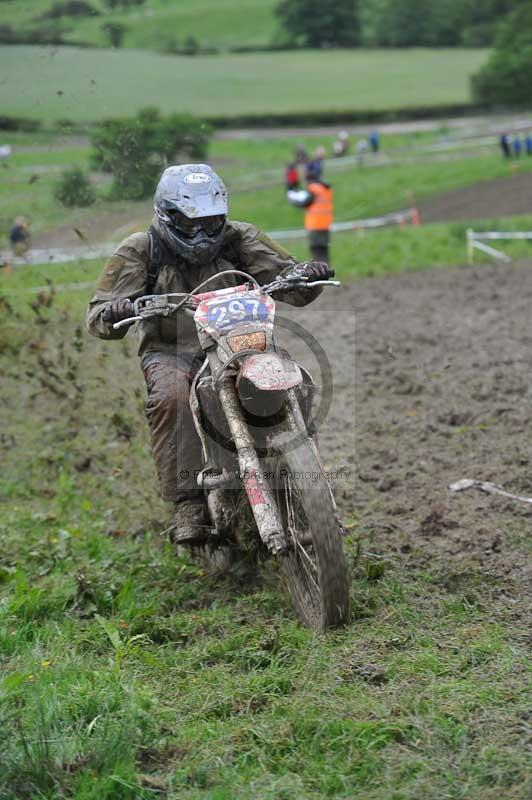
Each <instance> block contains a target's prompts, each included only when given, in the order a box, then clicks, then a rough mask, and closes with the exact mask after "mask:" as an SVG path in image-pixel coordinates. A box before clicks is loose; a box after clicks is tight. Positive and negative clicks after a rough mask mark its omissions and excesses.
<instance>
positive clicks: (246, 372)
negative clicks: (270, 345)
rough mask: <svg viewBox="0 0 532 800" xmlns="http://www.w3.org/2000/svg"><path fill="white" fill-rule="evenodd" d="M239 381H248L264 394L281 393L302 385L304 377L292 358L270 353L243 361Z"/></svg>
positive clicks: (249, 357)
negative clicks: (269, 392)
mask: <svg viewBox="0 0 532 800" xmlns="http://www.w3.org/2000/svg"><path fill="white" fill-rule="evenodd" d="M238 380H239V381H242V380H248V381H249V382H250V383H252V384H253V386H255V388H256V389H258V390H259V391H262V392H268V391H271V392H279V391H283V390H286V389H293V388H294V387H295V386H299V385H300V384H302V383H303V375H302V373H301V370H300V369H299V367H298V365H297V364H296V362H295V361H292V359H291V358H287V357H286V356H280V355H279V353H274V352H269V353H256V354H254V355H252V356H247V357H246V358H245V359H244V360H243V363H242V367H241V368H240V371H239V375H238Z"/></svg>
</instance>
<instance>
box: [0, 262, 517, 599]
mask: <svg viewBox="0 0 532 800" xmlns="http://www.w3.org/2000/svg"><path fill="white" fill-rule="evenodd" d="M285 308H286V307H281V306H279V307H278V311H279V314H280V316H281V315H284V314H285ZM531 309H532V265H530V264H527V265H520V266H507V265H505V266H491V265H484V266H481V267H480V266H479V267H476V268H470V267H462V268H456V269H450V270H443V269H441V270H430V271H424V272H417V273H409V274H403V275H400V276H390V277H387V278H383V279H367V280H361V281H357V282H354V283H352V284H350V285H348V286H346V287H344V288H342V289H339V290H334V291H333V290H330V291H328V292H326V293H324V294H323V296H322V297H321V298H320V299H319V300H318V301H317V302H316V303H315V304H314V305H312V306H309V307H308V308H306V309H297V310H296V311H295V312H293V313H292V314H291V315H290V316H292V317H293V318H294V319H295V320H296V321H297V322H298V323H299V324H300V325H302V326H303V327H304V329H305V330H306V331H310V332H312V333H313V335H314V336H315V337H316V338H317V339H318V340H319V341H320V343H321V344H322V345H323V347H324V349H325V351H326V352H327V354H328V356H329V361H330V362H331V364H332V369H333V374H334V391H333V394H332V405H331V408H330V412H329V415H328V417H327V420H326V422H325V423H324V424H323V426H322V427H321V429H320V432H319V437H320V447H321V449H322V452H323V455H324V460H325V463H326V467H327V468H330V469H331V470H332V471H333V472H336V473H339V474H338V475H337V476H336V478H335V491H336V495H337V498H338V501H339V505H340V508H341V511H342V514H343V515H344V517H345V518H347V519H348V520H351V521H355V522H356V525H355V526H354V528H353V530H354V532H355V535H356V534H360V535H361V536H362V540H363V543H364V544H363V546H364V548H366V549H369V550H371V552H373V553H377V554H380V555H381V556H383V557H384V558H387V559H394V560H395V559H397V560H399V561H400V562H401V563H404V564H406V566H407V567H408V564H409V563H412V564H415V565H419V564H423V563H424V562H426V563H428V562H429V561H430V562H431V563H433V562H434V560H435V559H437V560H441V562H442V564H445V566H446V574H447V575H449V574H451V575H452V576H455V578H452V579H453V580H456V581H458V582H459V581H460V580H461V577H460V576H463V575H464V574H468V575H471V574H473V575H478V576H479V580H482V581H491V582H492V583H493V586H494V592H495V593H496V595H497V597H498V599H499V601H500V602H502V603H510V604H512V603H514V602H515V601H516V600H517V599H518V598H520V599H521V600H522V599H523V596H524V595H525V594H526V591H527V580H528V579H529V578H530V572H529V571H528V573H527V566H526V564H527V550H526V546H525V542H526V539H527V537H528V538H529V532H530V526H531V521H532V506H527V505H524V504H519V503H517V502H514V501H511V500H507V499H503V498H498V497H492V496H488V495H485V494H481V493H479V492H477V491H470V492H466V493H464V494H460V495H452V494H451V493H450V492H449V491H448V488H447V487H448V484H449V483H451V482H453V481H457V480H459V479H462V478H478V479H483V480H487V481H493V482H495V483H499V484H502V485H503V486H504V488H506V489H507V490H509V491H512V492H517V493H519V494H527V495H532V474H531V467H532V441H531V438H530V410H531V403H532V382H531V377H530V376H531V369H530V367H531V362H532V325H531V323H532V319H531V317H532V313H531ZM78 322H79V320H77V319H75V318H72V317H71V318H70V319H65V320H64V321H63V322H61V323H60V325H61V326H62V327H53V328H52V326H50V328H49V329H47V330H46V331H45V338H44V340H43V341H42V342H41V343H40V344H39V346H38V347H36V346H35V344H34V345H33V346H32V347H30V348H28V349H26V350H25V351H23V353H22V354H21V357H20V358H19V362H18V363H19V364H20V365H21V366H22V367H23V369H22V368H20V367H19V366H18V365H17V366H15V365H13V363H11V365H10V366H7V367H4V368H3V397H4V404H3V412H2V424H1V427H2V431H3V436H2V441H1V442H0V444H1V445H2V446H3V447H2V449H3V459H4V465H5V467H6V470H10V469H13V471H14V474H16V470H18V469H20V466H19V465H18V464H17V465H15V460H17V461H18V460H19V459H20V454H21V453H24V454H25V458H27V459H29V458H30V457H31V459H33V460H34V461H35V463H38V459H39V458H40V457H41V454H42V453H44V456H43V457H45V458H47V459H50V458H51V459H52V461H50V463H51V464H52V465H53V463H55V462H54V461H53V460H54V459H57V458H60V462H59V463H63V462H64V460H65V458H66V457H67V455H68V453H69V452H70V456H71V460H72V463H73V465H74V466H75V468H76V470H78V472H79V476H80V480H82V481H86V487H85V488H84V489H83V491H85V492H87V493H88V495H89V496H91V494H92V493H94V492H99V491H100V487H103V486H104V485H109V480H111V481H113V482H114V483H113V485H112V487H111V495H112V501H109V505H110V506H112V507H113V508H112V509H111V510H110V511H109V513H110V514H111V513H113V514H114V513H116V514H118V515H119V516H120V514H121V511H120V509H123V508H126V509H128V512H127V513H129V515H130V517H131V520H132V524H134V526H135V527H136V528H138V526H139V525H140V526H141V528H142V525H147V524H152V521H153V520H154V518H156V519H157V520H158V523H159V525H160V528H161V529H162V528H163V527H164V525H165V523H166V522H167V519H166V518H165V514H166V512H165V510H164V509H163V507H162V504H161V503H159V502H158V501H157V500H156V499H155V498H156V486H155V477H154V473H153V467H152V465H151V460H150V458H149V456H148V443H147V432H146V426H145V424H142V420H141V417H142V408H143V403H144V387H143V382H142V378H141V376H140V370H139V368H138V365H137V364H136V356H135V355H134V350H135V347H134V342H133V341H131V343H130V341H129V340H130V339H131V335H130V336H128V337H127V339H126V340H125V342H103V341H98V340H94V339H90V337H88V336H83V342H82V343H80V340H79V336H80V335H81V332H79V333H78V339H77V340H76V338H75V336H74V331H75V328H76V326H77V325H78ZM59 336H61V337H63V338H64V339H65V340H66V341H67V345H66V347H67V350H66V352H64V351H63V349H62V348H61V347H60V346H59V347H58V344H59V343H58V340H57V339H58V337H59ZM53 337H56V338H55V340H54V338H53ZM283 338H284V336H281V339H283ZM69 340H70V342H71V343H72V342H73V345H72V344H68V341H69ZM76 342H77V343H76ZM305 349H306V345H302V346H300V345H299V344H298V343H296V344H295V345H294V346H293V347H292V350H293V352H294V354H295V355H296V356H301V357H302V358H303V360H304V361H305V360H306V361H307V364H308V365H309V366H310V367H311V368H312V370H313V372H316V364H315V363H313V362H314V358H313V357H310V358H309V359H308V360H307V359H306V356H305V353H304V351H305ZM79 353H80V355H79ZM4 359H5V356H3V357H2V361H3V360H4ZM43 359H44V363H45V364H46V363H48V367H47V372H46V374H45V376H44V378H45V379H42V377H41V378H39V377H38V376H39V375H41V376H42V369H41V371H40V372H39V366H38V364H39V362H40V363H41V364H42V363H43ZM73 359H78V362H79V363H78V367H75V366H74V367H73V366H72V363H73ZM71 362H72V363H71ZM32 365H33V366H32ZM50 365H51V366H50ZM62 365H66V366H62ZM72 369H74V370H75V371H76V377H75V385H76V386H77V387H78V389H76V391H77V394H74V404H73V403H72V401H71V400H67V399H64V397H63V395H62V394H61V393H62V392H65V391H67V390H68V389H66V388H65V383H62V384H57V383H56V386H57V387H58V389H57V390H56V391H55V392H50V385H51V382H53V381H55V380H56V378H55V377H54V375H57V374H58V373H59V377H61V375H63V376H64V377H65V381H66V380H68V376H69V374H70V372H71V371H72ZM69 370H70V372H69ZM25 375H31V376H33V377H32V378H31V380H30V381H29V383H28V381H27V379H26V377H25ZM32 381H33V382H34V383H35V382H36V381H40V385H38V386H37V387H36V386H35V385H32ZM28 386H29V390H30V391H29V392H28V391H27V390H28ZM21 389H22V390H21ZM59 390H60V393H57V391H59ZM68 391H70V390H68ZM26 393H27V397H25V399H24V395H25V394H26ZM70 395H72V392H71V391H70ZM28 417H29V418H31V419H32V420H33V421H34V423H35V424H34V425H32V426H28V425H27V418H28ZM65 420H66V421H65ZM13 437H14V438H13ZM32 437H33V438H32ZM47 463H48V462H47ZM340 473H342V474H340ZM110 476H111V477H110ZM35 480H36V484H35V493H36V495H38V494H39V493H41V494H43V495H44V496H45V497H46V496H49V495H47V494H46V492H47V491H49V489H50V487H48V488H47V487H44V488H43V486H42V480H43V478H42V473H41V472H39V474H38V475H36V477H35ZM113 509H114V510H113ZM126 524H127V523H126ZM519 606H520V607H521V605H520V603H519ZM516 613H517V612H516ZM519 613H521V612H519Z"/></svg>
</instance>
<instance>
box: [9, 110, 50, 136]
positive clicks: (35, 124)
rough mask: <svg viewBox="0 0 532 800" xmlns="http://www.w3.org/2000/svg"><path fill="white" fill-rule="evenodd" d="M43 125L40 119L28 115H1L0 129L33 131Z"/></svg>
mask: <svg viewBox="0 0 532 800" xmlns="http://www.w3.org/2000/svg"><path fill="white" fill-rule="evenodd" d="M41 126H42V123H41V120H40V119H28V118H27V117H7V116H4V115H3V114H2V115H0V130H3V131H25V132H26V133H33V132H34V131H38V130H39V129H40V128H41Z"/></svg>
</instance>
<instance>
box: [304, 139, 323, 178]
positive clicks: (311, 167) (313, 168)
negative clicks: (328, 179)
mask: <svg viewBox="0 0 532 800" xmlns="http://www.w3.org/2000/svg"><path fill="white" fill-rule="evenodd" d="M326 155H327V151H326V149H325V148H324V147H323V145H320V147H317V148H316V150H315V152H314V158H313V159H312V161H309V162H308V163H307V166H306V170H305V178H306V180H307V181H309V180H311V178H310V177H309V176H311V175H313V176H315V177H317V178H318V179H321V176H322V175H323V162H324V161H325V157H326Z"/></svg>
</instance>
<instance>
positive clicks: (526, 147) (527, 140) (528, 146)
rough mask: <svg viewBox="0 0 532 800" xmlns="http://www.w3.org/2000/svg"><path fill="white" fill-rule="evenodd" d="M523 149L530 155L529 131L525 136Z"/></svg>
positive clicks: (531, 154) (531, 142) (530, 137)
mask: <svg viewBox="0 0 532 800" xmlns="http://www.w3.org/2000/svg"><path fill="white" fill-rule="evenodd" d="M525 150H526V154H527V156H532V136H531V135H530V134H529V133H527V135H526V137H525Z"/></svg>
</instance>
